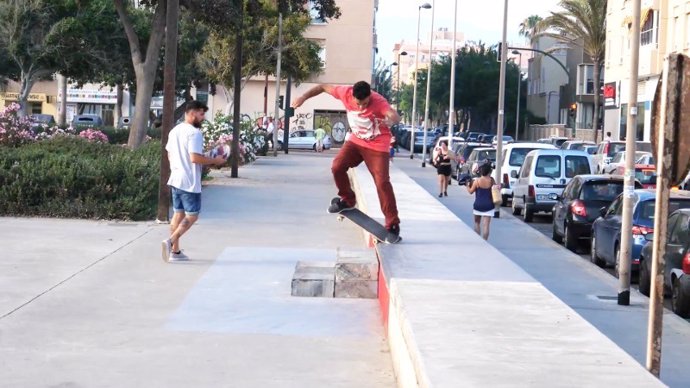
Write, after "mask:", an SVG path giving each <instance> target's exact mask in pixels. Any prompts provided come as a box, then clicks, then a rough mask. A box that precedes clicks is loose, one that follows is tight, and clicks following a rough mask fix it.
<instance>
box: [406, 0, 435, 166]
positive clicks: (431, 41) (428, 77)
mask: <svg viewBox="0 0 690 388" xmlns="http://www.w3.org/2000/svg"><path fill="white" fill-rule="evenodd" d="M431 8H432V9H431V32H430V33H429V35H431V36H430V37H429V67H428V68H427V70H426V103H425V104H424V135H423V137H422V138H423V139H424V140H423V143H422V167H426V136H427V129H428V127H429V97H430V94H429V93H430V89H431V66H432V65H433V55H432V54H433V52H434V15H435V14H436V0H433V1H432V2H431ZM398 70H400V68H399V67H398ZM415 71H416V70H415ZM412 129H413V131H412V135H414V128H412ZM413 138H414V136H413ZM413 140H414V139H413ZM412 144H413V146H412V149H413V150H414V143H412Z"/></svg>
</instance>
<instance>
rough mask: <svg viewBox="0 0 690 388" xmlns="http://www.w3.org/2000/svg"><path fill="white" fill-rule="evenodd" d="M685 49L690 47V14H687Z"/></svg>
mask: <svg viewBox="0 0 690 388" xmlns="http://www.w3.org/2000/svg"><path fill="white" fill-rule="evenodd" d="M685 47H686V48H687V47H690V13H686V14H685Z"/></svg>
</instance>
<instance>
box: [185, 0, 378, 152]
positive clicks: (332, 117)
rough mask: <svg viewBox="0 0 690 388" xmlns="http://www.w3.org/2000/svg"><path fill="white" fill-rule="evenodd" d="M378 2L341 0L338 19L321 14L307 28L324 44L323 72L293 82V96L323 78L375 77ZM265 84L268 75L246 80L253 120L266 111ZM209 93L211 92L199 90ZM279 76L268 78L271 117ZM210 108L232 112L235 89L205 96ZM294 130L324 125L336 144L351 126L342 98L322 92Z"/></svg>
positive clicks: (293, 122)
mask: <svg viewBox="0 0 690 388" xmlns="http://www.w3.org/2000/svg"><path fill="white" fill-rule="evenodd" d="M377 6H378V1H376V0H339V1H338V7H340V11H341V13H342V15H341V16H340V18H339V19H335V20H329V21H327V22H324V21H322V20H319V19H318V18H317V17H316V15H314V17H313V18H312V24H311V26H310V27H309V28H308V30H307V31H306V33H305V36H306V37H307V38H308V39H312V40H314V41H316V42H318V43H319V44H320V45H321V47H322V50H321V60H322V62H323V72H322V73H321V74H319V75H317V76H315V77H314V78H312V79H311V80H309V81H308V82H304V83H302V84H300V85H295V84H293V85H292V90H291V97H292V98H295V97H296V96H299V95H301V94H302V93H304V92H305V91H307V90H308V89H310V88H312V87H313V86H315V85H317V84H319V83H328V84H335V85H352V84H354V83H355V82H357V81H362V80H364V81H367V82H370V83H371V82H372V79H373V68H374V53H375V50H376V25H375V15H376V7H377ZM264 85H265V77H264V76H258V77H253V78H251V79H249V80H248V81H247V84H246V86H245V87H244V89H242V102H241V104H242V109H241V110H242V113H243V114H247V115H249V116H250V118H252V119H258V118H260V117H262V116H264ZM285 88H286V82H285V81H283V82H281V87H280V95H285V93H286V90H285ZM200 92H201V93H202V94H207V91H205V90H202V91H199V90H197V91H196V96H197V97H198V96H199V93H200ZM275 97H276V92H275V78H274V77H269V78H268V90H267V101H268V103H267V112H266V114H267V115H268V116H274V115H275ZM204 98H206V99H207V100H208V105H209V108H210V111H212V112H216V111H228V110H229V107H230V106H231V101H232V93H231V92H229V91H227V90H226V89H224V88H223V87H221V86H219V87H218V88H217V92H216V93H215V95H213V96H210V95H209V96H207V97H206V96H205V97H204ZM283 115H284V111H282V110H281V111H280V114H279V119H280V120H281V122H280V124H279V127H281V126H282V125H284V124H283V122H282V117H283ZM289 126H290V130H291V131H292V130H294V129H297V128H308V129H310V128H316V127H321V128H324V129H325V130H326V132H327V133H328V134H330V135H331V137H332V139H333V141H334V143H335V144H336V145H338V144H341V143H342V142H343V141H344V140H345V132H346V130H347V128H348V127H349V126H348V123H347V116H346V114H345V110H344V108H343V105H342V103H341V102H340V101H338V100H336V99H335V98H333V97H331V96H330V95H328V94H325V93H324V94H321V95H319V96H317V97H314V98H311V99H309V100H308V101H306V102H305V103H304V105H302V106H301V107H300V108H298V109H296V111H295V116H294V117H292V118H291V119H290V123H289Z"/></svg>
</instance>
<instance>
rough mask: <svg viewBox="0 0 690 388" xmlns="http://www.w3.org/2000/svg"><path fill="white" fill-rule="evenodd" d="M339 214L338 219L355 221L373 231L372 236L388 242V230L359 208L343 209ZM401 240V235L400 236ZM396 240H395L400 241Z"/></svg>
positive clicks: (368, 230)
mask: <svg viewBox="0 0 690 388" xmlns="http://www.w3.org/2000/svg"><path fill="white" fill-rule="evenodd" d="M337 214H338V221H342V220H343V218H347V219H348V220H350V221H352V222H354V223H355V224H357V225H359V226H360V227H361V228H362V229H364V230H366V231H367V232H369V233H371V234H372V236H374V237H376V239H377V240H378V241H379V242H386V237H387V236H388V230H386V228H384V227H383V225H381V224H379V223H378V222H377V221H376V220H374V219H373V218H371V217H369V216H368V215H366V214H364V213H362V212H361V211H360V210H359V209H350V210H343V211H341V212H340V213H337ZM398 238H399V240H398V241H400V237H398ZM398 241H394V242H398Z"/></svg>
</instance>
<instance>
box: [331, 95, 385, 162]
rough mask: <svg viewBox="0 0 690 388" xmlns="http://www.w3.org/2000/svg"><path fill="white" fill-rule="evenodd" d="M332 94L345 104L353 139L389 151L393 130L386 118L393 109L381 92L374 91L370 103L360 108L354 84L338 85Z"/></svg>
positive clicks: (361, 144) (382, 150)
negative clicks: (353, 89) (353, 93)
mask: <svg viewBox="0 0 690 388" xmlns="http://www.w3.org/2000/svg"><path fill="white" fill-rule="evenodd" d="M331 95H332V96H333V97H335V98H337V99H339V100H340V101H342V102H343V105H345V110H347V121H348V123H349V124H350V128H351V129H352V135H353V136H350V139H349V140H348V141H351V142H353V143H355V144H357V145H360V146H362V147H366V148H369V149H372V150H375V151H381V152H385V153H388V148H389V147H390V140H391V130H390V128H388V126H387V125H386V124H384V120H385V119H386V113H388V111H389V110H390V109H391V107H390V105H389V104H388V101H386V99H385V98H383V97H382V96H381V95H380V94H378V93H376V92H374V91H372V92H371V98H370V99H369V105H368V106H367V107H366V108H364V110H360V109H359V107H358V106H357V101H356V100H355V98H354V97H353V96H352V86H336V87H334V88H333V93H331Z"/></svg>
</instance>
